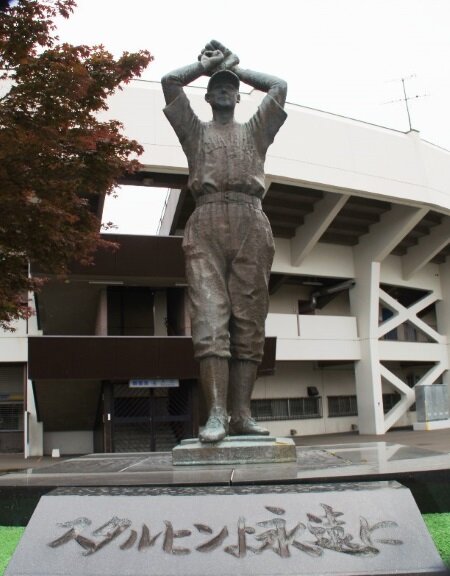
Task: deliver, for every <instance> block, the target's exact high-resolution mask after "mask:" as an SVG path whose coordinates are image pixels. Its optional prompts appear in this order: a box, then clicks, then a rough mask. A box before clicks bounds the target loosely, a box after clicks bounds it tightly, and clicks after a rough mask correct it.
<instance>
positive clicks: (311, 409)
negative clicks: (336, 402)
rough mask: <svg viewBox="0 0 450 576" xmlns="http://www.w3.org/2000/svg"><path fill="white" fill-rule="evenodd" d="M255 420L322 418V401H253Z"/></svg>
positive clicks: (284, 399)
mask: <svg viewBox="0 0 450 576" xmlns="http://www.w3.org/2000/svg"><path fill="white" fill-rule="evenodd" d="M251 408H252V416H253V417H254V418H255V420H302V419H306V418H321V417H322V401H321V398H320V397H318V396H316V397H314V398H276V399H275V398H273V399H269V400H267V399H264V400H252V403H251Z"/></svg>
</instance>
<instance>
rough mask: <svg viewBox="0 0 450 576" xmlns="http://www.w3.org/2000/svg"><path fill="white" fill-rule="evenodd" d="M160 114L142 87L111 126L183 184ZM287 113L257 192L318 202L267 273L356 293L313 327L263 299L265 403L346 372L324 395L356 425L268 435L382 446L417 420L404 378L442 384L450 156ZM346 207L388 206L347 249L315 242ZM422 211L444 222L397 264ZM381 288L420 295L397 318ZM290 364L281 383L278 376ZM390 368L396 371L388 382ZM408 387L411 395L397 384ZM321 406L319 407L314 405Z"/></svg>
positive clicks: (377, 131) (413, 140)
mask: <svg viewBox="0 0 450 576" xmlns="http://www.w3.org/2000/svg"><path fill="white" fill-rule="evenodd" d="M187 91H188V93H189V97H190V99H191V102H192V106H193V108H194V110H195V111H196V112H197V113H198V115H199V116H200V117H201V118H202V119H205V120H206V119H208V118H209V110H208V106H207V105H206V104H205V102H204V100H203V95H204V91H203V90H201V89H197V88H190V89H187ZM131 94H133V96H131ZM131 98H133V101H134V102H135V103H138V106H139V109H140V110H141V111H144V110H146V113H145V114H144V115H142V116H141V115H140V114H136V113H135V112H134V110H135V107H133V111H132V112H133V113H132V114H129V113H128V110H127V102H129V101H130V99H131ZM260 99H261V94H259V93H258V92H256V91H253V92H251V93H250V94H244V95H242V100H241V104H240V106H238V108H237V120H238V121H243V120H245V119H246V118H248V117H249V116H250V115H251V113H252V112H253V110H254V109H255V108H256V106H257V104H258V103H259V101H260ZM163 105H164V104H163V98H162V94H161V91H160V87H159V85H158V84H156V83H153V84H148V85H142V86H141V85H140V86H139V88H136V87H131V88H129V89H128V91H124V92H123V93H122V94H120V95H118V96H117V97H116V99H115V102H114V108H113V114H114V113H117V112H118V111H120V113H121V114H123V115H124V116H123V118H124V119H125V125H126V127H127V131H128V133H129V134H130V135H132V136H133V137H135V138H137V139H139V140H140V141H141V142H143V143H144V146H145V153H144V156H143V159H142V161H143V163H144V164H145V168H146V169H147V170H149V171H152V170H153V171H162V172H175V173H186V172H187V164H186V159H185V156H184V154H183V152H182V150H181V147H180V145H179V143H178V140H177V138H176V136H175V134H174V133H173V131H172V129H171V127H170V126H169V124H168V122H167V121H166V119H165V118H164V116H163V115H162V114H161V112H160V110H161V109H162V107H163ZM286 108H287V112H288V119H287V121H286V123H285V125H284V126H283V127H282V129H281V130H280V132H279V134H278V135H277V138H276V140H275V143H274V144H273V145H272V146H271V148H270V149H269V153H268V156H267V159H266V175H267V187H269V185H270V183H271V182H277V183H284V184H290V185H298V186H303V187H307V188H312V189H317V190H321V191H322V192H324V193H325V194H324V197H323V199H322V200H321V201H320V202H318V203H317V204H316V205H315V207H314V211H313V212H312V213H311V214H309V215H308V216H307V217H306V218H305V221H304V222H303V223H302V224H299V226H298V228H297V230H296V234H295V236H294V237H293V238H292V239H286V238H276V239H275V241H276V254H275V259H274V264H273V268H272V272H273V273H279V274H286V275H291V276H302V275H305V276H308V275H309V276H320V277H323V278H326V277H333V278H336V279H339V278H342V279H343V280H344V279H349V278H351V279H354V280H355V286H354V287H353V288H352V289H350V290H349V299H348V300H347V301H344V299H343V298H341V299H336V300H335V301H333V302H332V303H331V304H330V305H329V309H328V311H327V310H320V311H317V313H316V315H315V316H304V317H302V316H301V315H298V300H299V299H300V298H302V297H303V294H302V287H290V288H289V289H287V288H286V289H284V290H283V289H281V291H280V292H279V293H277V294H276V295H274V296H273V297H272V300H271V307H270V314H269V317H268V320H267V334H268V335H276V336H277V337H278V345H277V367H278V368H277V375H276V376H274V377H271V378H268V379H265V382H266V383H265V384H264V387H263V388H264V390H265V397H266V398H275V397H278V396H279V395H280V394H282V395H283V394H284V395H285V396H286V397H288V396H289V394H291V393H293V388H292V386H291V384H290V383H289V382H290V381H291V380H292V379H293V373H294V372H295V371H296V373H297V378H298V379H299V381H300V380H303V379H304V378H305V374H308V373H309V372H310V371H309V369H308V368H307V366H310V365H311V363H313V364H314V363H317V362H321V361H322V362H323V361H328V362H332V361H335V362H346V361H348V362H350V363H351V364H352V365H353V370H351V371H350V372H348V373H347V377H346V381H345V386H344V387H343V385H342V381H341V380H340V382H339V384H338V383H337V382H336V381H335V382H334V383H333V384H331V383H329V384H328V392H327V393H328V394H330V395H331V393H332V394H336V395H339V394H343V390H344V388H345V389H346V394H356V395H357V399H358V414H359V416H358V418H357V419H355V418H354V417H353V418H342V417H341V418H334V419H331V418H327V417H326V411H325V407H324V406H323V414H324V416H323V418H322V419H317V420H315V421H312V420H311V421H307V420H302V421H301V422H300V421H298V422H297V423H296V422H295V421H279V422H276V423H275V422H268V426H269V428H270V429H271V431H272V432H273V433H283V434H287V433H289V432H290V430H292V429H299V431H300V430H301V431H302V433H305V434H307V433H315V432H318V431H320V432H324V431H325V432H326V431H343V430H345V429H347V430H349V429H350V427H351V426H355V425H356V424H357V425H358V427H359V430H360V431H361V432H366V433H375V434H383V433H385V432H386V431H387V430H388V429H389V428H391V427H392V426H396V425H397V426H398V425H405V424H411V423H412V422H413V421H414V420H415V415H414V413H412V412H409V408H410V407H411V406H412V405H413V403H414V400H415V397H414V390H413V389H412V388H411V378H412V379H414V380H415V381H416V382H415V383H417V382H420V383H421V384H424V383H425V384H433V383H434V382H441V381H445V382H447V383H448V382H449V376H448V367H449V334H450V332H449V324H450V320H449V319H450V311H449V310H450V303H449V298H450V280H449V274H450V273H449V266H450V263H449V259H448V258H447V260H446V262H444V263H443V264H441V265H437V264H433V263H432V262H431V260H432V259H433V257H434V256H435V255H436V254H437V253H438V252H439V251H440V250H442V249H443V248H444V247H445V246H446V245H447V244H448V243H449V240H450V218H449V214H450V192H449V183H450V154H449V152H448V151H446V150H443V149H440V148H439V147H436V146H434V145H432V144H430V143H428V142H425V141H422V140H421V139H420V135H419V134H418V133H417V132H416V131H412V132H410V133H408V134H404V133H400V132H397V131H393V130H389V129H385V128H382V127H379V126H374V125H369V124H365V123H362V122H358V121H354V120H350V119H348V118H343V117H338V116H334V115H331V114H327V113H324V112H319V111H316V110H311V109H306V108H302V107H300V106H296V105H290V104H288V105H287V107H286ZM149 111H150V113H149ZM130 112H131V110H130ZM351 196H360V197H366V198H376V199H380V200H384V201H388V202H391V203H392V209H391V210H390V211H388V212H386V213H385V214H383V217H382V218H381V220H380V222H378V223H377V224H375V225H373V226H372V227H371V228H370V231H369V233H368V234H366V235H364V236H363V237H362V238H361V239H360V242H359V243H358V244H357V245H356V246H353V247H351V246H343V245H337V244H325V243H323V242H320V238H321V236H322V234H323V232H324V230H325V229H326V228H327V226H328V225H329V223H331V222H332V220H333V218H334V217H335V216H336V215H337V214H338V213H339V211H340V210H341V209H342V207H343V206H345V204H346V202H347V200H348V199H349V198H350V197H351ZM179 197H180V194H179V191H176V190H174V191H172V194H171V198H169V201H168V204H167V209H166V214H165V217H164V218H163V223H162V227H161V233H168V230H169V229H170V224H171V221H172V218H173V216H174V212H175V207H176V204H177V202H178V201H179ZM430 210H435V211H437V212H439V213H440V214H442V215H443V221H442V223H441V224H440V225H439V226H436V227H435V228H433V230H432V233H431V234H429V235H428V236H426V237H424V238H421V239H420V241H419V242H418V244H417V245H416V246H413V247H411V248H410V249H409V250H408V252H407V253H406V254H405V255H404V256H401V257H400V256H393V255H392V251H393V250H394V249H395V248H396V246H397V245H398V244H399V243H400V242H401V241H402V239H403V238H404V237H405V236H406V235H407V234H408V233H409V232H410V231H411V230H412V229H413V228H414V227H415V226H416V225H417V224H418V223H419V222H420V221H421V219H422V218H424V217H425V216H426V214H427V213H428V212H429V211H430ZM383 284H389V285H391V286H399V287H402V288H404V289H408V288H409V289H411V290H422V291H424V293H425V296H424V297H423V298H422V299H420V300H419V302H416V303H414V305H412V306H410V307H405V306H403V305H402V304H400V303H399V302H396V301H395V299H394V298H392V297H391V296H389V294H387V293H386V292H385V290H383V288H382V285H383ZM429 307H435V309H436V310H438V312H437V313H436V317H437V318H438V326H434V327H431V326H430V325H429V324H428V323H427V322H426V321H425V320H424V319H421V318H420V315H421V313H422V312H423V311H424V310H425V309H427V308H429ZM382 308H387V309H388V310H390V311H391V313H392V316H391V318H390V319H389V320H386V321H384V322H383V321H382V319H380V310H381V309H382ZM405 325H408V326H409V327H411V326H412V327H413V329H414V330H417V333H420V334H425V337H423V338H420V339H419V340H421V341H418V342H411V341H403V342H401V341H392V340H388V339H385V338H386V335H389V334H390V333H391V332H392V330H395V329H396V330H404V326H405ZM408 329H410V328H408ZM419 361H420V362H423V363H425V364H427V366H428V370H427V371H426V372H425V373H424V374H422V372H423V368H419V369H418V375H417V374H415V373H411V374H407V372H408V369H404V368H401V366H404V365H406V364H408V363H410V364H411V365H413V364H414V362H419ZM288 364H289V366H290V368H289V371H288V373H289V375H290V376H287V375H286V374H287V372H286V368H285V366H286V365H288ZM395 366H397V367H398V369H397V370H396V371H395V373H394V372H393V371H392V370H394V369H395ZM295 367H296V368H295ZM411 370H412V372H414V370H413V369H411ZM402 371H403V372H404V374H403V375H402V374H401V372H402ZM308 378H309V377H308ZM408 378H409V379H410V382H409V383H407V382H406V381H405V379H408ZM316 380H317V378H314V377H312V376H311V377H310V379H309V382H310V385H316V384H312V383H313V382H314V383H316ZM261 390H262V386H261V385H258V388H257V390H256V392H255V398H261ZM386 392H391V393H397V394H399V395H400V401H399V402H397V404H396V405H395V406H394V407H393V408H392V409H391V410H389V411H388V412H387V413H386V414H385V413H384V412H385V410H383V393H386ZM299 395H300V396H302V395H304V391H303V392H302V391H301V390H299V389H297V390H296V391H295V396H297V397H298V396H299ZM325 398H326V395H322V400H323V402H324V401H325ZM319 420H321V424H319ZM306 422H308V423H307V424H306Z"/></svg>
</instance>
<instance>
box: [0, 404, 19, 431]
mask: <svg viewBox="0 0 450 576" xmlns="http://www.w3.org/2000/svg"><path fill="white" fill-rule="evenodd" d="M22 411H23V404H22V403H21V402H1V403H0V432H5V431H21V430H23V413H22Z"/></svg>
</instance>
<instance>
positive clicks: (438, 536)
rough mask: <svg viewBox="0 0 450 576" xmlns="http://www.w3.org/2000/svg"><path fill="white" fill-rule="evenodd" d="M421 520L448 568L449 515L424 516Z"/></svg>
mask: <svg viewBox="0 0 450 576" xmlns="http://www.w3.org/2000/svg"><path fill="white" fill-rule="evenodd" d="M423 519H424V521H425V524H426V525H427V528H428V531H429V532H430V534H431V537H432V538H433V542H434V544H435V546H436V548H437V549H438V552H439V554H440V556H441V558H442V560H443V562H444V563H445V565H446V566H447V567H448V568H450V514H424V515H423Z"/></svg>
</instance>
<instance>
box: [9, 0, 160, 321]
mask: <svg viewBox="0 0 450 576" xmlns="http://www.w3.org/2000/svg"><path fill="white" fill-rule="evenodd" d="M75 6H76V4H75V1H74V0H18V2H17V3H16V4H13V5H11V6H9V7H6V8H5V9H4V10H3V11H1V12H0V69H1V72H0V327H3V328H6V329H7V328H9V327H10V324H11V322H12V321H13V320H15V319H18V318H26V317H27V316H28V315H29V314H30V308H29V306H28V304H27V292H28V291H34V290H36V289H37V288H38V287H39V283H40V280H39V279H36V278H31V277H29V274H28V266H29V262H33V263H35V264H36V265H37V266H38V267H39V268H40V269H42V270H45V271H46V272H48V273H51V274H64V273H65V272H66V271H67V269H68V266H69V264H70V263H71V262H73V261H78V262H85V263H87V262H89V261H90V259H91V258H92V255H93V253H94V252H95V250H96V249H97V248H98V247H99V246H101V245H102V244H108V243H107V242H106V241H104V240H102V239H101V238H100V229H101V223H100V220H99V217H98V215H97V213H96V212H95V210H93V209H92V205H93V204H95V200H94V201H93V199H95V198H102V197H103V196H104V195H105V194H108V193H110V192H111V191H112V190H113V189H114V186H115V184H116V181H117V179H118V178H119V177H121V176H123V175H124V173H126V172H131V171H134V170H136V169H137V168H138V167H139V163H138V161H137V159H136V158H137V156H138V155H139V154H140V153H141V152H142V147H141V146H140V145H139V144H138V143H137V142H136V141H134V140H129V139H128V138H126V137H125V136H124V135H123V134H122V133H121V129H122V126H121V124H120V123H119V122H117V121H114V120H112V121H103V120H102V121H101V120H100V119H99V117H98V112H99V111H101V110H105V109H107V98H108V97H109V96H110V95H111V94H113V93H114V91H115V90H117V89H118V88H119V89H120V85H121V84H122V83H127V82H129V81H130V80H131V79H132V78H133V77H135V76H139V75H140V74H141V72H142V70H143V69H144V68H145V67H146V66H147V65H148V63H149V62H150V61H151V60H152V56H151V55H150V53H149V52H147V51H145V50H144V51H140V52H138V53H133V54H132V53H128V52H125V53H124V54H123V55H122V56H121V57H120V58H119V59H114V58H113V56H112V55H111V54H110V53H109V52H108V51H106V50H105V48H104V47H103V46H93V47H89V46H73V45H70V44H65V43H62V44H59V43H58V38H57V36H56V35H55V24H54V19H55V17H56V16H58V15H62V16H63V17H65V18H68V17H69V16H70V14H71V13H72V12H73V10H74V8H75Z"/></svg>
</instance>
